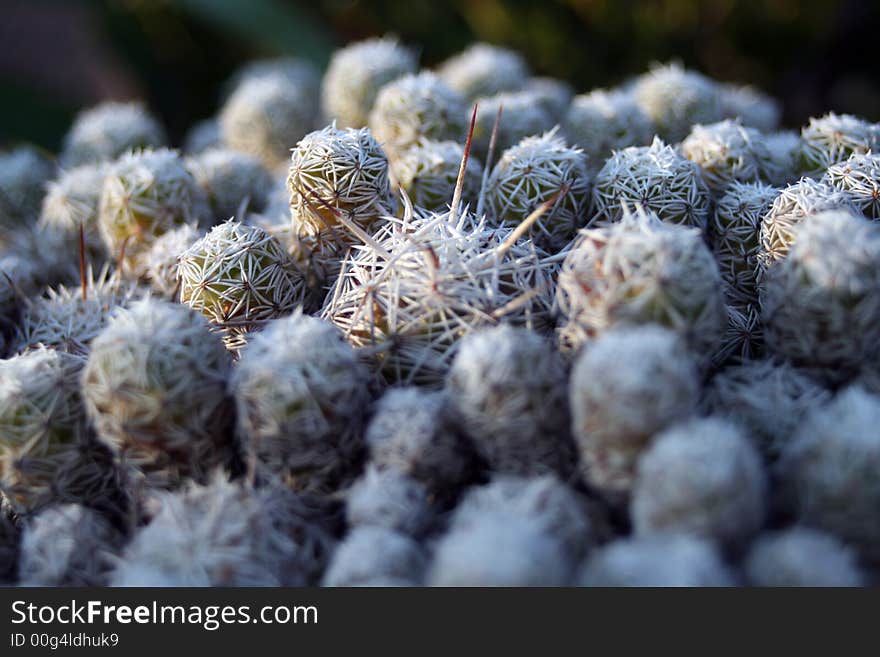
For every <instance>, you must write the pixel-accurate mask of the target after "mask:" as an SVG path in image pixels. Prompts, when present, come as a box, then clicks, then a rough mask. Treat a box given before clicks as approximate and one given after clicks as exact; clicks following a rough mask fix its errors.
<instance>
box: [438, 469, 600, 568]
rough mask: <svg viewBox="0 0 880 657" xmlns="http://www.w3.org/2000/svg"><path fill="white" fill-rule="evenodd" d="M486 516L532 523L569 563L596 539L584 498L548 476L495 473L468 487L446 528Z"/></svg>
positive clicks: (474, 523)
mask: <svg viewBox="0 0 880 657" xmlns="http://www.w3.org/2000/svg"><path fill="white" fill-rule="evenodd" d="M487 515H495V516H503V515H506V516H508V517H510V518H511V519H512V520H513V521H517V520H521V519H527V520H529V521H530V522H534V523H535V524H537V525H538V526H539V527H540V528H541V530H542V531H543V532H544V533H546V534H547V535H548V536H550V537H552V538H553V539H554V540H556V541H558V542H559V543H560V544H561V545H562V546H563V547H564V549H565V555H566V561H568V562H571V563H577V562H579V561H580V560H581V559H582V558H583V556H584V555H585V554H586V553H587V552H588V551H589V550H590V548H592V547H593V545H594V544H595V542H596V539H597V536H596V532H595V530H594V529H593V526H592V523H591V519H590V516H589V509H588V507H587V504H586V500H585V499H584V498H583V497H582V496H581V495H580V494H578V493H576V492H575V491H574V490H572V489H571V488H569V487H568V486H567V485H565V484H564V483H562V482H561V481H560V480H559V479H557V478H556V477H554V476H552V475H545V476H542V477H528V478H526V477H510V476H497V477H495V478H493V479H492V481H490V482H489V483H488V484H486V485H485V486H475V487H473V488H471V489H469V490H468V492H467V493H466V494H465V496H464V497H463V499H462V500H461V503H460V504H459V505H458V506H457V507H456V509H455V511H454V512H453V514H452V519H451V521H450V530H451V531H467V530H468V529H472V528H474V527H477V526H479V525H480V524H481V523H482V521H483V519H484V518H485V517H486V516H487Z"/></svg>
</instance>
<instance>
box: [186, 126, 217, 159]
mask: <svg viewBox="0 0 880 657" xmlns="http://www.w3.org/2000/svg"><path fill="white" fill-rule="evenodd" d="M214 148H223V136H222V135H221V134H220V120H219V119H215V118H210V119H204V120H202V121H199V122H197V123H194V124H193V126H192V127H191V128H190V129H189V130H188V131H187V133H186V136H185V137H184V138H183V148H182V150H183V152H184V153H186V154H187V155H189V156H190V157H192V156H194V155H199V154H200V153H204V152H205V151H207V150H211V149H214Z"/></svg>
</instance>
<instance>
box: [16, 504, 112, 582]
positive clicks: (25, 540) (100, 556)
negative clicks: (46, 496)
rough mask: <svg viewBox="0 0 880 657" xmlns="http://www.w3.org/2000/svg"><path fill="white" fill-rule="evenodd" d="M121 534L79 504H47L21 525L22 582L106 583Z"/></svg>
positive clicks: (20, 571) (20, 577) (20, 578)
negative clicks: (22, 528)
mask: <svg viewBox="0 0 880 657" xmlns="http://www.w3.org/2000/svg"><path fill="white" fill-rule="evenodd" d="M122 542H123V536H122V535H121V534H120V533H119V531H118V530H117V529H115V528H114V527H113V526H112V525H111V524H110V523H109V522H108V521H107V520H106V519H105V518H104V517H103V516H101V515H100V514H98V513H97V512H96V511H93V510H92V509H88V508H86V507H84V506H81V505H78V504H66V505H62V506H55V507H49V508H47V509H45V510H43V511H41V512H40V513H39V514H38V515H37V516H36V517H34V518H33V519H32V520H31V521H30V522H28V523H27V524H26V525H25V528H24V532H23V534H22V538H21V563H20V564H19V580H20V583H21V585H22V586H106V585H107V584H108V581H109V575H110V571H111V570H112V568H113V566H114V562H115V558H116V556H117V554H118V553H119V551H120V550H121V547H122Z"/></svg>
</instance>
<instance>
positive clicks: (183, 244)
mask: <svg viewBox="0 0 880 657" xmlns="http://www.w3.org/2000/svg"><path fill="white" fill-rule="evenodd" d="M201 234H202V233H201V231H199V229H198V228H196V227H195V226H191V225H189V224H184V225H183V226H181V227H180V228H175V229H174V230H170V231H168V232H167V233H165V234H164V235H162V237H160V238H159V239H157V240H156V241H155V242H153V246H152V247H151V248H150V252H149V254H148V255H147V258H146V263H147V265H146V273H145V275H144V278H146V280H147V283H149V285H150V289H151V290H152V291H153V292H156V293H157V294H158V295H159V296H161V297H162V298H165V299H168V300H176V299H177V298H178V296H179V292H180V279H179V278H178V276H177V269H178V262H179V260H180V256H181V255H183V253H184V252H186V250H187V249H189V248H190V247H191V246H192V245H193V244H195V242H196V240H198V239H199V237H200V236H201Z"/></svg>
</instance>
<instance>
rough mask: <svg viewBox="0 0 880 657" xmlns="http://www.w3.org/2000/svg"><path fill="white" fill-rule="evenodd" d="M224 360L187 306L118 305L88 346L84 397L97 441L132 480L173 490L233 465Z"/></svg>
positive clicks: (235, 452)
mask: <svg viewBox="0 0 880 657" xmlns="http://www.w3.org/2000/svg"><path fill="white" fill-rule="evenodd" d="M229 372H230V359H229V355H228V353H227V352H226V350H225V349H224V347H223V343H222V342H221V341H220V339H219V338H218V337H216V336H214V335H212V334H211V331H210V329H209V327H208V324H207V322H206V321H205V320H204V318H202V317H201V315H199V314H198V313H197V312H195V311H194V310H191V309H189V308H187V307H186V306H183V305H179V304H173V303H170V302H167V301H159V300H152V299H145V300H142V301H138V302H136V303H134V304H132V305H131V306H130V307H129V308H127V309H123V308H119V309H117V310H116V312H115V313H114V315H113V317H112V319H111V320H110V322H109V323H108V324H107V326H106V327H105V328H104V329H103V331H101V333H100V334H99V335H98V336H97V337H96V338H95V339H94V340H93V341H92V345H91V352H90V353H89V357H88V361H87V363H86V366H85V369H84V370H83V373H82V394H83V398H84V400H85V405H86V410H87V412H88V416H89V418H90V420H91V422H92V423H93V425H94V427H95V429H96V430H97V433H98V438H99V439H100V440H101V441H102V442H103V443H104V444H106V445H107V446H109V447H110V449H111V450H112V451H113V453H114V455H115V456H116V458H117V459H118V461H119V462H120V463H121V464H122V465H123V467H125V468H126V469H127V470H129V471H130V474H131V476H132V477H135V479H136V480H137V479H138V478H140V477H146V483H147V484H148V485H155V486H161V487H176V486H178V485H180V483H181V482H182V480H183V479H184V478H188V477H189V478H193V479H196V480H200V481H204V480H206V479H207V478H208V477H209V476H210V475H211V473H212V472H213V471H214V470H215V469H218V468H220V469H231V468H233V467H235V464H236V461H237V459H238V457H239V455H238V447H237V445H236V443H235V441H234V440H233V436H232V422H233V415H232V412H231V403H230V400H229V398H228V397H227V394H226V384H227V380H228V378H229Z"/></svg>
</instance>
